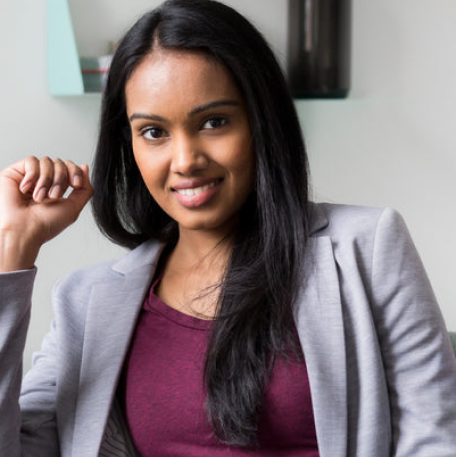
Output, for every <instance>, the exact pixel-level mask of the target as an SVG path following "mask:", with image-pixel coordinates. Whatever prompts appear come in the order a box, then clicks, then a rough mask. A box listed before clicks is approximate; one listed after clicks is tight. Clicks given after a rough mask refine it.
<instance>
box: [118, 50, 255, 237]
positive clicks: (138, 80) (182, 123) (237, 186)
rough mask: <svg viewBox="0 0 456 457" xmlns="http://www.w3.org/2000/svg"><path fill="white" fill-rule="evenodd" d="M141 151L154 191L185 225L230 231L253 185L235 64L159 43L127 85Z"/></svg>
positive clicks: (140, 161) (143, 171)
mask: <svg viewBox="0 0 456 457" xmlns="http://www.w3.org/2000/svg"><path fill="white" fill-rule="evenodd" d="M125 95H126V102H127V115H128V118H129V120H130V125H131V132H132V139H133V140H132V141H133V152H134V156H135V160H136V163H137V164H138V167H139V170H140V172H141V175H142V177H143V179H144V182H145V183H146V186H147V188H148V189H149V192H150V193H151V195H152V197H153V198H154V199H155V201H156V202H157V203H158V204H159V205H160V207H161V208H162V209H163V210H164V211H165V212H166V213H167V214H168V215H169V216H170V217H171V218H173V219H174V220H175V221H177V222H178V224H179V228H180V230H181V233H182V230H209V231H217V232H220V234H221V235H224V234H226V233H227V232H228V231H229V230H230V229H231V228H232V227H233V225H234V224H235V223H236V221H237V215H238V213H239V210H240V208H241V206H242V205H243V204H244V202H245V201H246V199H247V197H248V195H249V193H250V192H251V190H252V188H253V183H254V174H255V163H254V162H255V159H254V154H253V150H252V138H251V131H250V125H249V120H248V115H247V109H246V105H245V102H244V100H243V97H242V95H241V93H240V91H239V89H238V88H237V86H236V84H235V82H234V81H233V78H232V77H231V75H230V73H229V72H228V70H227V69H226V68H225V67H224V66H222V65H221V64H219V63H217V62H215V61H214V60H211V59H210V58H208V57H207V56H205V55H203V54H199V53H190V52H185V51H176V50H164V49H160V48H158V49H155V50H154V51H153V52H152V53H151V54H149V55H148V56H147V57H146V58H145V59H144V61H143V62H142V63H141V64H140V65H139V66H138V67H137V68H136V70H135V71H134V72H133V74H132V76H131V77H130V79H129V80H128V82H127V85H126V88H125Z"/></svg>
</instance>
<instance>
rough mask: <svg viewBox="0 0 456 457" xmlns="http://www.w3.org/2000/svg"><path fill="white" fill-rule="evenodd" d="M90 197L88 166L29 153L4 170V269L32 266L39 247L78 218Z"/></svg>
mask: <svg viewBox="0 0 456 457" xmlns="http://www.w3.org/2000/svg"><path fill="white" fill-rule="evenodd" d="M69 187H71V188H72V190H71V192H70V193H69V195H68V196H67V197H65V198H64V194H65V192H66V191H67V189H68V188H69ZM91 195H92V187H91V185H90V180H89V172H88V167H87V165H82V166H81V167H79V166H77V165H75V164H74V163H73V162H70V161H66V162H62V161H61V160H60V159H55V160H52V159H50V158H49V157H43V158H41V159H37V158H36V157H29V158H27V159H24V160H21V161H19V162H16V163H15V164H13V165H11V166H9V167H8V168H5V169H4V170H3V171H1V172H0V272H6V271H14V270H23V269H27V268H31V267H32V266H33V265H34V263H35V260H36V257H37V255H38V252H39V249H40V247H41V246H42V245H43V244H44V243H45V242H46V241H49V240H50V239H52V238H54V237H55V236H56V235H58V234H59V233H60V232H61V231H63V230H64V229H65V228H66V227H68V226H69V225H70V224H72V223H73V222H74V221H76V219H77V218H78V216H79V213H80V212H81V210H82V209H83V208H84V206H85V204H86V203H87V202H88V201H89V199H90V197H91Z"/></svg>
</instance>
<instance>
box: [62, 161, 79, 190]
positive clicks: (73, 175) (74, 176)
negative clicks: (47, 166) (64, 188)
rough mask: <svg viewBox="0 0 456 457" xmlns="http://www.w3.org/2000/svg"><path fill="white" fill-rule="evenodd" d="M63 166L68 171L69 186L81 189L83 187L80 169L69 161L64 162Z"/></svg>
mask: <svg viewBox="0 0 456 457" xmlns="http://www.w3.org/2000/svg"><path fill="white" fill-rule="evenodd" d="M65 165H66V167H67V170H68V179H69V183H70V185H71V186H72V187H73V188H74V189H77V188H78V187H81V186H82V185H83V174H84V173H83V171H82V169H81V168H80V167H78V166H77V165H76V164H75V163H73V162H72V161H71V160H67V161H66V162H65Z"/></svg>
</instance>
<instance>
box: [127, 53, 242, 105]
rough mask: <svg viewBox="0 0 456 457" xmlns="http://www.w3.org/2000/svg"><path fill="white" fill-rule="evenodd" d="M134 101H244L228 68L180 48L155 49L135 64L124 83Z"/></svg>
mask: <svg viewBox="0 0 456 457" xmlns="http://www.w3.org/2000/svg"><path fill="white" fill-rule="evenodd" d="M125 96H126V101H127V111H129V110H130V109H131V107H132V105H138V104H139V105H144V104H145V103H150V104H153V105H162V106H166V105H170V104H171V105H173V106H175V105H176V104H179V103H185V104H190V105H191V104H200V103H207V102H211V101H214V100H213V99H220V98H230V99H236V100H238V101H241V99H242V97H241V94H240V91H239V89H238V87H237V85H236V83H235V81H234V78H233V77H232V75H231V73H230V72H229V70H228V69H227V68H226V67H225V66H224V65H223V64H221V63H219V62H217V61H216V60H215V59H213V58H211V57H210V56H208V55H206V54H204V53H199V52H189V51H181V50H174V49H171V50H168V49H163V48H159V49H154V50H153V51H152V52H151V53H149V54H148V55H146V56H145V58H144V59H143V60H142V61H141V63H140V64H139V65H138V66H137V67H136V69H135V70H134V72H133V73H132V75H131V77H130V78H129V80H128V81H127V84H126V87H125Z"/></svg>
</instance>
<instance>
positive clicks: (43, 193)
mask: <svg viewBox="0 0 456 457" xmlns="http://www.w3.org/2000/svg"><path fill="white" fill-rule="evenodd" d="M46 193H47V190H46V188H45V187H42V188H41V189H40V190H39V191H38V192H37V193H36V196H35V200H36V201H37V202H42V201H43V200H44V199H45V197H46Z"/></svg>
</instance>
